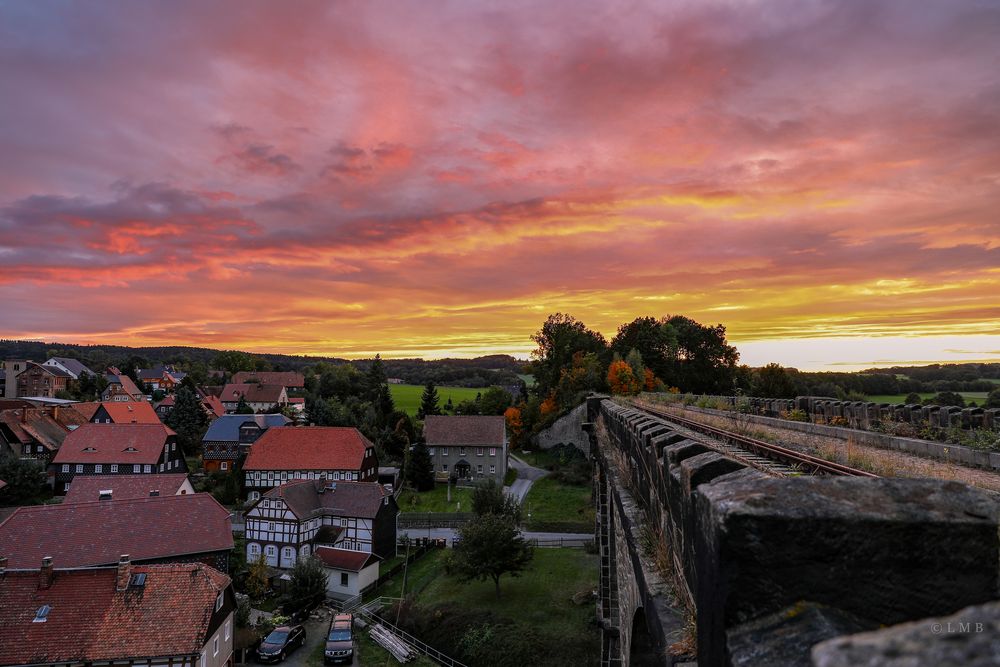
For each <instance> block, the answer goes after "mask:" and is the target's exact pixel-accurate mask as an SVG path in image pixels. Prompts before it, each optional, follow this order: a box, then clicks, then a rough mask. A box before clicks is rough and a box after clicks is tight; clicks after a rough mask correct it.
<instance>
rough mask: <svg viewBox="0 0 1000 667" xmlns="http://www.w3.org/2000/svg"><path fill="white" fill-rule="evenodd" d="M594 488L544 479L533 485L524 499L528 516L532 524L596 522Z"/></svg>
mask: <svg viewBox="0 0 1000 667" xmlns="http://www.w3.org/2000/svg"><path fill="white" fill-rule="evenodd" d="M590 492H591V487H590V486H575V485H573V486H571V485H568V484H563V483H562V482H557V481H556V480H554V479H552V478H551V477H543V478H541V479H540V480H538V481H537V482H535V483H534V484H533V485H532V486H531V490H530V491H528V496H527V497H526V498H525V499H524V508H525V517H526V518H527V513H530V514H531V519H530V523H535V522H544V523H555V522H563V521H565V522H571V523H581V522H582V523H593V522H594V505H593V503H592V502H591V501H590Z"/></svg>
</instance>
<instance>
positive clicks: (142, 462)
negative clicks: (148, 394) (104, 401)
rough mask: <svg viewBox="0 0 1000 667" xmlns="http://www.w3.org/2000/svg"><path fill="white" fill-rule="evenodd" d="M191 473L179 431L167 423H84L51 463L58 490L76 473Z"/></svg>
mask: <svg viewBox="0 0 1000 667" xmlns="http://www.w3.org/2000/svg"><path fill="white" fill-rule="evenodd" d="M161 472H175V473H176V472H187V462H186V461H185V460H184V454H183V452H181V450H180V447H179V446H178V445H177V434H176V433H174V432H173V431H172V430H171V429H169V428H167V427H166V426H164V425H163V424H89V423H88V424H83V425H82V426H79V427H77V428H76V430H74V431H73V432H72V433H70V434H69V435H67V436H66V438H65V439H64V440H63V443H62V446H61V447H60V448H59V451H58V452H56V455H55V457H53V459H52V463H51V464H50V465H49V476H50V477H51V478H53V481H54V487H55V490H56V493H64V492H65V491H66V489H67V487H68V486H69V485H70V483H71V482H72V481H73V478H74V477H75V476H76V475H125V474H140V473H141V474H146V475H148V474H156V473H161Z"/></svg>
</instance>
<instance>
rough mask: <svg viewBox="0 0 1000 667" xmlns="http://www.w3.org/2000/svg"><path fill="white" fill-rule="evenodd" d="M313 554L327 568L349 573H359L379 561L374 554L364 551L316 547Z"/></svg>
mask: <svg viewBox="0 0 1000 667" xmlns="http://www.w3.org/2000/svg"><path fill="white" fill-rule="evenodd" d="M313 554H314V555H315V556H316V558H319V559H320V560H321V561H323V565H326V566H327V567H332V568H336V569H338V570H349V571H351V572H360V571H361V570H363V569H365V568H366V567H368V566H369V565H371V564H374V563H378V562H379V560H380V559H379V557H378V556H376V555H375V554H372V553H368V552H366V551H349V550H347V549H337V548H335V547H317V548H316V551H314V552H313Z"/></svg>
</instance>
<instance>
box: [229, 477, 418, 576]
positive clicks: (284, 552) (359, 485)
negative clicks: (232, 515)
mask: <svg viewBox="0 0 1000 667" xmlns="http://www.w3.org/2000/svg"><path fill="white" fill-rule="evenodd" d="M398 514H399V507H398V505H397V504H396V499H395V498H393V496H392V494H390V493H389V492H387V491H386V490H385V488H384V487H383V486H382V485H381V484H379V483H378V482H334V481H331V480H328V479H308V480H298V481H293V482H288V483H285V484H282V485H281V486H279V487H277V488H275V489H271V490H270V491H268V492H267V493H265V494H264V496H263V497H261V498H260V499H258V500H257V501H256V502H255V503H254V504H253V505H252V506H251V507H250V508H249V509H248V510H247V511H246V513H245V516H246V543H247V559H248V560H249V561H253V560H256V559H257V557H258V556H260V554H261V553H263V554H264V558H265V559H266V561H267V563H268V565H271V566H272V567H281V568H290V567H292V566H293V565H295V561H296V560H297V559H299V558H305V557H307V556H309V555H310V554H312V553H313V552H314V551H315V549H316V547H318V546H319V545H324V544H325V545H330V546H334V545H336V546H337V547H338V548H340V549H346V550H349V551H359V552H364V553H373V554H375V555H376V556H380V557H382V558H388V557H390V556H392V555H394V554H395V549H396V517H397V515H398Z"/></svg>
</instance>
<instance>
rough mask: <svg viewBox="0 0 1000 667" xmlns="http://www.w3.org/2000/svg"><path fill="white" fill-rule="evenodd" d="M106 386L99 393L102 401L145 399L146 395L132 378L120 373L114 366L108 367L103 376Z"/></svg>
mask: <svg viewBox="0 0 1000 667" xmlns="http://www.w3.org/2000/svg"><path fill="white" fill-rule="evenodd" d="M104 377H105V379H106V380H107V381H108V387H107V389H105V390H104V393H103V394H101V400H102V401H145V400H146V395H145V394H144V393H143V391H142V390H141V389H140V388H139V387H138V386H136V384H135V382H133V381H132V378H130V377H129V376H127V375H125V374H124V373H122V372H121V371H120V370H118V369H117V368H115V367H114V366H112V367H110V368H108V372H107V374H106V375H105V376H104Z"/></svg>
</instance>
